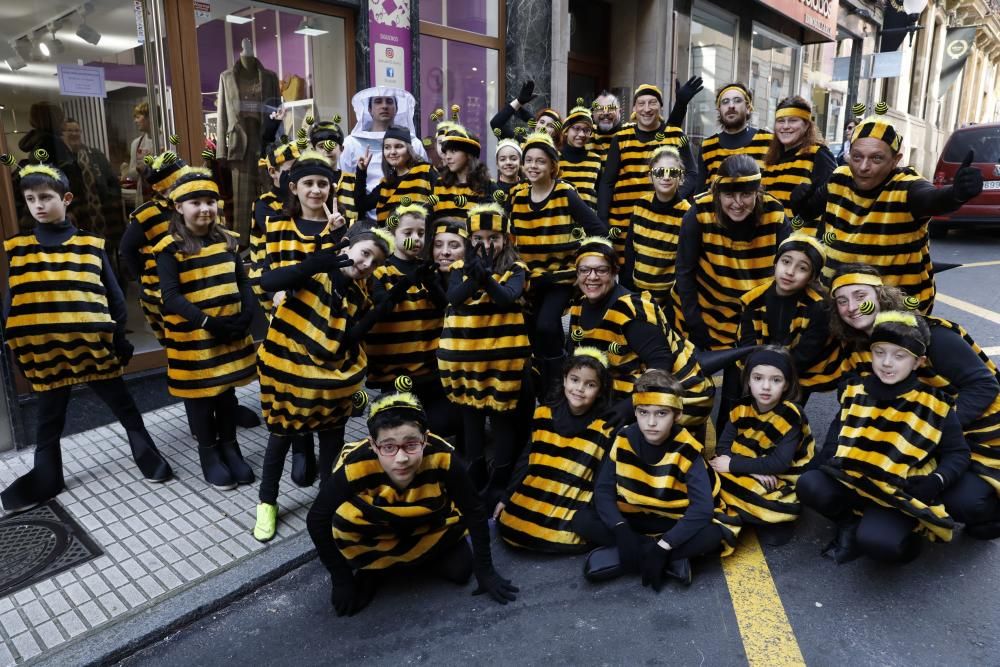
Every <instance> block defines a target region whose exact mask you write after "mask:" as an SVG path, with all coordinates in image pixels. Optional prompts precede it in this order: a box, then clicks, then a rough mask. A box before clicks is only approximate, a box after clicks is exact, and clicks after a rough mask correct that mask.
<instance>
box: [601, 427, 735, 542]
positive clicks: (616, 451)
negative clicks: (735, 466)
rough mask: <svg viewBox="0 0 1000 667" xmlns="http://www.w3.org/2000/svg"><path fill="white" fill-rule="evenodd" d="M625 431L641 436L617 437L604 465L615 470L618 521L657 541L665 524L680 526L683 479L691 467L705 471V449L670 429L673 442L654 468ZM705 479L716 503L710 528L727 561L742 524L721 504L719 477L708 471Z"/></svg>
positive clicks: (679, 430)
mask: <svg viewBox="0 0 1000 667" xmlns="http://www.w3.org/2000/svg"><path fill="white" fill-rule="evenodd" d="M629 431H631V432H632V433H633V434H638V433H639V430H638V428H637V427H633V428H631V429H625V430H623V431H620V432H619V433H618V436H617V437H616V438H615V442H614V444H613V445H612V446H611V451H610V452H609V453H608V462H607V463H606V464H605V465H610V466H614V468H613V469H614V474H615V481H616V494H617V502H618V509H619V511H621V513H622V516H624V517H625V519H626V520H627V521H628V522H629V524H630V525H632V527H633V528H634V529H639V530H643V531H645V528H644V527H648V529H649V533H648V534H650V535H651V536H655V537H659V536H660V534H661V533H662V532H663V530H661V529H658V528H657V524H659V523H662V522H663V520H664V519H667V520H670V521H678V520H679V519H680V518H681V517H683V516H684V513H685V512H686V511H687V508H688V505H689V503H690V499H689V498H688V490H687V483H686V482H685V477H686V476H687V474H688V471H689V470H690V469H691V466H705V467H706V468H707V467H708V464H706V463H705V459H704V456H703V454H702V451H703V450H704V445H702V443H700V442H698V440H697V439H696V438H695V437H694V436H693V435H691V434H690V433H689V432H688V431H687V429H684V428H679V427H674V432H673V433H672V434H671V439H670V440H668V441H667V442H665V443H663V445H662V447H663V456H662V457H661V458H660V459H659V460H658V461H656V462H655V463H646V462H645V461H644V460H643V459H642V457H640V456H639V454H638V453H637V452H636V450H635V448H634V446H633V444H632V443H631V442H630V441H629V436H628V433H629ZM636 437H639V438H641V437H642V435H641V434H638V435H637V436H636ZM708 474H709V480H710V481H711V483H712V497H713V498H714V500H715V512H714V516H713V517H712V522H713V523H715V524H718V525H719V526H720V527H721V528H722V531H723V542H722V555H723V556H728V555H729V554H731V553H732V552H733V550H734V548H735V546H736V538H737V536H738V535H739V532H740V521H739V519H738V518H737V517H736V515H735V513H734V512H732V511H730V510H728V509H727V508H726V503H725V501H723V500H722V496H721V494H720V483H719V478H718V476H716V475H714V474H712V470H711V469H710V468H709V469H708Z"/></svg>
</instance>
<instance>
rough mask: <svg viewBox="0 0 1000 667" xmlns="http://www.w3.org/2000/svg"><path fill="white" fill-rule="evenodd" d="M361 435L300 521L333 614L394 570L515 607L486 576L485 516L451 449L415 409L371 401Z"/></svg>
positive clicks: (369, 593) (348, 610)
mask: <svg viewBox="0 0 1000 667" xmlns="http://www.w3.org/2000/svg"><path fill="white" fill-rule="evenodd" d="M398 379H399V380H402V379H404V378H398ZM400 384H403V383H400ZM368 433H369V437H368V438H365V439H364V440H361V441H359V442H354V443H351V444H348V445H345V446H344V449H343V452H342V453H341V456H340V458H339V459H338V461H337V465H336V467H335V468H334V471H333V475H332V476H331V477H329V478H328V479H327V480H326V481H324V482H323V485H322V486H321V487H320V492H319V496H318V497H317V498H316V502H315V503H314V504H313V506H312V508H311V509H310V510H309V515H308V517H307V518H306V525H307V527H308V529H309V536H310V537H311V538H312V540H313V543H314V544H315V545H316V551H317V552H318V554H319V558H320V561H321V562H322V563H323V565H324V566H326V568H327V570H328V571H329V572H330V578H331V580H332V583H333V589H332V592H331V595H330V602H331V604H332V605H333V608H334V610H335V611H336V613H337V615H338V616H345V615H346V616H352V615H354V614H356V613H358V612H359V611H361V610H362V609H364V608H365V607H366V606H367V605H368V603H369V602H371V600H372V597H373V596H374V594H375V589H376V586H377V585H378V583H379V580H380V579H384V573H386V572H388V571H399V570H410V571H413V572H414V573H415V574H428V575H431V576H435V577H440V578H442V579H444V580H446V581H451V582H453V583H455V584H459V585H463V584H465V583H466V582H467V581H468V580H469V577H470V576H472V575H473V574H475V576H476V581H477V582H478V584H479V586H478V588H477V589H476V590H475V591H474V592H473V595H477V594H480V593H487V594H489V595H490V597H492V598H493V599H494V600H496V601H497V602H499V603H500V604H507V602H509V601H513V600H515V599H516V598H517V592H518V590H517V587H516V586H513V585H512V584H511V583H510V581H509V580H507V579H504V578H503V577H501V576H500V575H499V574H498V573H497V571H496V570H495V569H494V568H493V558H492V556H491V554H490V531H489V527H488V524H487V513H486V507H485V505H483V502H482V500H481V499H480V498H479V495H478V494H477V493H476V490H475V488H474V487H473V484H472V480H471V479H470V478H469V473H468V472H467V471H466V467H465V464H464V463H463V462H462V461H461V459H459V457H458V455H457V454H456V453H455V450H454V449H453V448H452V446H451V445H449V444H448V442H447V441H445V440H443V439H442V438H440V437H438V436H436V435H434V434H433V433H431V432H430V431H428V430H427V414H426V413H425V412H424V409H423V406H421V404H420V401H419V400H417V398H416V397H415V396H414V395H413V394H410V393H395V394H389V395H386V396H383V397H381V398H379V399H378V400H376V401H374V402H373V403H372V405H371V408H370V411H369V414H368ZM331 527H332V530H331ZM466 532H468V534H469V535H470V537H471V538H472V539H471V548H470V544H469V541H467V540H466V539H465V535H466Z"/></svg>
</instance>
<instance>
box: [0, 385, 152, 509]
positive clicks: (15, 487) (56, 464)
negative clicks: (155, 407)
mask: <svg viewBox="0 0 1000 667" xmlns="http://www.w3.org/2000/svg"><path fill="white" fill-rule="evenodd" d="M87 386H89V387H90V388H91V390H93V392H94V393H95V394H96V395H97V397H98V398H99V399H101V401H103V402H104V404H105V405H107V406H108V408H109V409H110V410H111V412H112V414H114V416H115V418H116V419H117V420H118V422H119V423H120V424H121V425H122V426H124V427H125V430H126V432H135V433H137V434H138V435H139V436H140V437H139V438H135V437H133V436H132V435H131V434H129V441H130V443H131V444H132V447H133V455H134V456H135V457H136V458H139V457H140V454H141V453H142V452H141V451H137V450H136V445H137V444H139V443H140V442H142V443H148V444H146V445H139V446H140V447H142V446H145V447H151V445H152V439H150V437H149V434H148V433H147V432H146V426H145V424H144V423H143V421H142V413H141V412H139V408H137V407H136V405H135V401H134V400H132V394H130V393H129V391H128V387H126V385H125V380H123V379H122V378H121V377H115V378H109V379H107V380H95V381H93V382H88V383H87ZM72 391H73V387H72V386H66V387H58V388H56V389H50V390H48V391H40V392H38V394H37V396H38V431H37V435H36V447H35V459H34V466H33V467H32V469H31V470H30V471H28V472H27V473H26V474H24V475H22V476H21V477H19V478H18V479H16V480H14V482H13V483H12V484H11V485H10V486H9V487H7V488H6V489H5V490H4V491H3V493H2V494H0V497H2V501H3V504H4V507H7V508H17V507H23V506H25V505H29V504H32V503H39V502H44V501H46V500H48V499H49V498H51V497H52V496H54V495H56V494H58V493H59V492H60V491H62V489H63V486H64V485H65V481H64V480H63V471H62V449H61V447H60V440H61V438H62V433H63V430H64V429H65V427H66V408H67V407H68V406H69V399H70V394H71V393H72ZM154 451H155V448H154Z"/></svg>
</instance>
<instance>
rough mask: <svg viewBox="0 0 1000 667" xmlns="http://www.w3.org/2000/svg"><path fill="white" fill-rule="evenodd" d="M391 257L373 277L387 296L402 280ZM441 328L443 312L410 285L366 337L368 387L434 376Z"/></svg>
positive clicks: (419, 286) (422, 290)
mask: <svg viewBox="0 0 1000 667" xmlns="http://www.w3.org/2000/svg"><path fill="white" fill-rule="evenodd" d="M398 261H401V260H398V259H397V258H395V257H391V258H390V259H389V261H388V262H386V263H385V264H383V265H382V266H380V267H378V268H377V269H375V274H374V276H373V279H374V280H377V281H378V282H380V283H381V284H382V286H383V287H384V288H385V290H386V291H387V292H388V291H390V290H392V288H393V287H394V286H396V285H397V284H398V283H399V281H400V279H402V278H404V274H403V272H402V271H401V270H400V268H399V266H398V265H397V262H398ZM443 326H444V310H443V309H442V308H440V307H438V306H436V305H435V304H434V302H433V301H431V299H430V295H429V294H428V292H427V288H426V287H424V285H422V284H420V283H416V284H412V285H410V288H409V289H408V290H406V295H405V296H404V297H403V300H402V301H400V302H399V303H397V304H396V305H395V307H394V308H393V309H392V311H391V312H390V313H389V314H388V315H386V316H385V317H383V318H381V319H379V321H378V322H376V323H375V326H373V327H372V328H371V330H370V331H369V332H368V334H367V335H366V336H365V350H366V351H367V353H368V384H369V386H373V387H387V386H388V385H391V384H392V383H393V382H394V381H395V380H396V378H398V377H399V376H401V375H406V376H409V377H410V378H411V379H413V380H414V381H419V380H421V379H425V378H431V377H434V376H436V375H437V350H438V343H439V341H440V339H441V329H442V327H443Z"/></svg>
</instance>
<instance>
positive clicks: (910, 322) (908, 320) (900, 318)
mask: <svg viewBox="0 0 1000 667" xmlns="http://www.w3.org/2000/svg"><path fill="white" fill-rule="evenodd" d="M887 322H893V323H895V324H902V325H904V326H908V327H913V328H916V327H917V316H916V315H914V314H913V313H905V312H903V311H900V310H887V311H884V312H881V313H879V314H878V315H876V316H875V326H878V325H880V324H885V323H887Z"/></svg>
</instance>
